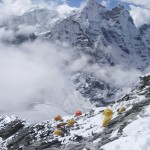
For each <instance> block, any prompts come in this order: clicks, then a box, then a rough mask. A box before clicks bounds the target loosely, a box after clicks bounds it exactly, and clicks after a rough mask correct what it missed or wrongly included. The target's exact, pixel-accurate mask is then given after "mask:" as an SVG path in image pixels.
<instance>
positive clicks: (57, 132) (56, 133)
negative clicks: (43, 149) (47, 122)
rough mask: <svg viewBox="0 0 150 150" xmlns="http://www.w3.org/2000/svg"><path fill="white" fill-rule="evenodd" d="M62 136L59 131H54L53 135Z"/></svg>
mask: <svg viewBox="0 0 150 150" xmlns="http://www.w3.org/2000/svg"><path fill="white" fill-rule="evenodd" d="M62 134H63V132H62V131H61V130H59V129H56V130H55V131H54V135H57V136H61V135H62Z"/></svg>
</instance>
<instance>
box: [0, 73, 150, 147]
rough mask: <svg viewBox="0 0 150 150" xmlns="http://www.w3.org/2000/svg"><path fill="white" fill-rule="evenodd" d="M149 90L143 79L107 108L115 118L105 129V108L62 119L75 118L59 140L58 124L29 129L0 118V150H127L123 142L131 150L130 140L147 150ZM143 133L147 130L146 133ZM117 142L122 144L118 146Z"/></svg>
mask: <svg viewBox="0 0 150 150" xmlns="http://www.w3.org/2000/svg"><path fill="white" fill-rule="evenodd" d="M149 88H150V75H146V76H143V77H141V79H140V83H139V84H138V85H137V86H136V87H135V89H133V90H132V92H131V93H129V94H128V95H126V96H125V97H123V98H122V99H120V100H119V101H116V102H115V103H114V104H111V105H110V106H108V107H109V108H110V109H112V110H113V112H114V114H113V118H112V120H111V121H110V123H109V124H108V125H107V126H106V127H105V128H104V127H102V121H103V119H104V116H103V115H102V113H101V112H102V110H104V109H105V107H100V108H95V109H93V110H91V111H90V112H87V113H85V114H83V115H82V116H80V117H75V116H66V117H63V119H64V120H63V122H66V121H67V120H68V119H70V118H74V119H75V121H76V123H75V124H74V125H73V126H72V127H67V126H66V127H65V128H64V129H65V130H64V135H63V136H62V137H58V136H55V135H54V134H53V132H54V130H55V128H56V125H57V124H58V123H59V122H56V121H54V120H51V121H47V122H42V123H39V124H33V125H29V124H26V123H24V121H22V120H20V119H18V118H17V117H1V119H0V120H1V121H0V137H1V138H2V139H1V142H0V143H1V147H2V149H3V150H4V149H10V150H11V149H12V150H14V149H22V150H30V149H32V150H34V149H39V150H42V149H45V150H57V149H63V150H72V149H75V150H83V149H92V150H94V149H95V150H98V149H101V150H110V147H111V148H112V149H113V150H117V147H118V146H119V147H120V149H121V150H127V149H126V147H124V145H125V141H126V146H127V147H128V148H132V144H131V142H130V139H132V141H133V142H135V140H142V143H140V142H139V147H138V150H143V148H145V149H146V150H148V149H149V144H148V141H149V136H150V132H149V125H150V122H149V119H150V116H149V112H150V90H149ZM122 106H124V107H125V108H126V111H125V112H123V113H122V114H118V113H117V109H118V108H120V107H122ZM60 123H61V122H60ZM137 125H138V126H137ZM145 129H147V130H146V131H145ZM140 136H141V137H140ZM137 137H138V139H137ZM145 138H146V139H145ZM119 142H121V143H122V144H121V145H119ZM137 144H138V143H137Z"/></svg>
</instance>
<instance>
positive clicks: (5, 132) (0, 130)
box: [0, 117, 24, 140]
mask: <svg viewBox="0 0 150 150" xmlns="http://www.w3.org/2000/svg"><path fill="white" fill-rule="evenodd" d="M3 123H4V126H1V127H0V137H1V138H2V139H4V140H5V139H7V138H8V137H10V136H11V135H13V134H15V133H16V132H17V131H19V130H20V129H22V128H23V127H24V121H22V120H20V119H18V118H16V119H15V120H13V121H10V122H9V123H6V124H5V117H1V118H0V124H3Z"/></svg>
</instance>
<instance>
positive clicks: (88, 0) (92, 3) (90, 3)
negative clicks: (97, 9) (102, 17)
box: [86, 0, 98, 6]
mask: <svg viewBox="0 0 150 150" xmlns="http://www.w3.org/2000/svg"><path fill="white" fill-rule="evenodd" d="M94 4H98V3H97V2H96V0H87V1H86V5H88V6H91V5H94Z"/></svg>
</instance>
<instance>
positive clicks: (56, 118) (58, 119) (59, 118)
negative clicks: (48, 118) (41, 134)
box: [54, 115, 63, 121]
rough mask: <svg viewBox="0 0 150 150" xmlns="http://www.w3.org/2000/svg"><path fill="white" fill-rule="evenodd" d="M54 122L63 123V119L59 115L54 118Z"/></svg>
mask: <svg viewBox="0 0 150 150" xmlns="http://www.w3.org/2000/svg"><path fill="white" fill-rule="evenodd" d="M54 120H55V121H62V120H63V119H62V117H61V116H60V115H58V116H56V117H55V118H54Z"/></svg>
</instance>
